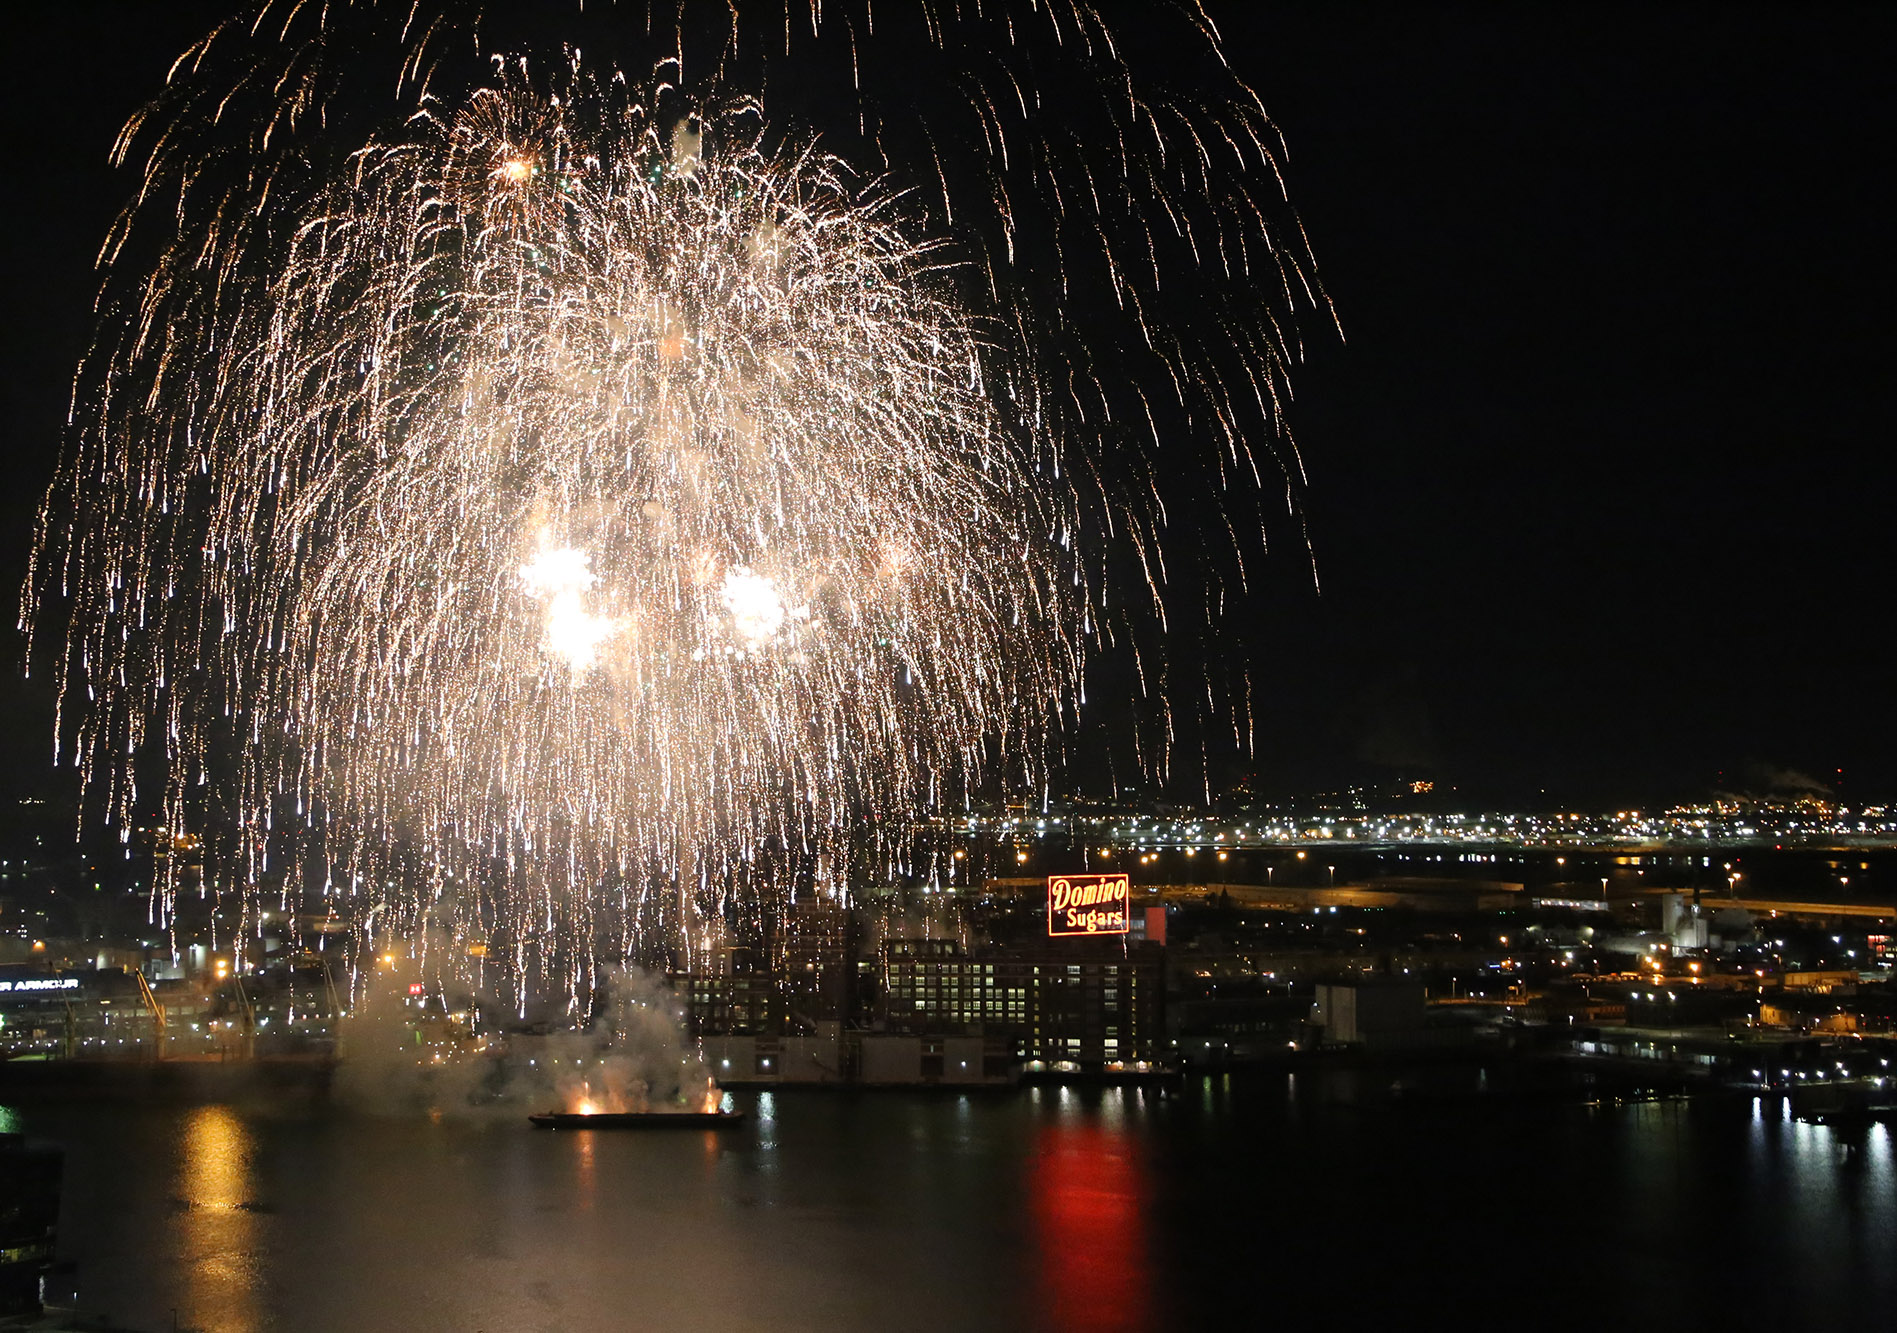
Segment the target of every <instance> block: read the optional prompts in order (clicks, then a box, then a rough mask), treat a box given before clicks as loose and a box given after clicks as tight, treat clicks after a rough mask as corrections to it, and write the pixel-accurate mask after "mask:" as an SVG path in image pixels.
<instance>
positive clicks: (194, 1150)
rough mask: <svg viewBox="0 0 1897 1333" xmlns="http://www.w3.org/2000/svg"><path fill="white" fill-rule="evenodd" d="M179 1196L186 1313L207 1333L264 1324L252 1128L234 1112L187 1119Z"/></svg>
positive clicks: (211, 1109)
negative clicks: (261, 1317) (261, 1315)
mask: <svg viewBox="0 0 1897 1333" xmlns="http://www.w3.org/2000/svg"><path fill="white" fill-rule="evenodd" d="M179 1149H180V1151H179V1157H178V1173H177V1176H176V1186H175V1188H176V1192H175V1194H174V1197H173V1203H174V1207H175V1213H176V1220H175V1222H174V1225H175V1226H176V1227H177V1229H178V1231H179V1237H178V1239H179V1245H178V1250H179V1257H180V1260H181V1264H180V1274H179V1275H180V1277H181V1279H182V1281H183V1287H184V1290H183V1292H182V1296H183V1303H184V1305H185V1308H186V1309H188V1310H189V1311H190V1312H191V1320H192V1323H193V1324H194V1325H195V1326H197V1327H200V1328H202V1329H204V1330H205V1333H223V1331H224V1330H232V1333H235V1331H236V1330H246V1329H252V1328H255V1327H256V1326H257V1325H258V1323H259V1322H260V1314H261V1306H262V1301H261V1297H262V1292H261V1290H260V1287H261V1285H262V1283H261V1268H262V1265H261V1257H262V1256H260V1254H259V1253H258V1250H259V1241H260V1235H259V1232H260V1227H261V1223H262V1218H261V1216H260V1214H261V1213H262V1212H263V1205H262V1204H261V1203H260V1202H259V1201H258V1200H256V1199H254V1198H253V1197H252V1196H251V1156H252V1154H253V1152H254V1151H255V1145H254V1143H253V1142H252V1138H251V1132H250V1127H249V1126H248V1125H246V1124H245V1123H244V1121H243V1119H242V1118H241V1117H239V1116H238V1115H237V1113H236V1112H234V1111H232V1110H231V1109H230V1108H229V1107H228V1106H200V1107H198V1108H196V1109H195V1110H193V1111H191V1112H189V1113H188V1114H187V1115H186V1116H185V1119H184V1124H183V1126H182V1134H181V1137H180V1142H179Z"/></svg>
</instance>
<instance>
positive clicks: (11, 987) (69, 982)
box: [0, 977, 79, 992]
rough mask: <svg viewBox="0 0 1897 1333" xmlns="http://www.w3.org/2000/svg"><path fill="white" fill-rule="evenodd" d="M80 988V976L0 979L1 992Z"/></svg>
mask: <svg viewBox="0 0 1897 1333" xmlns="http://www.w3.org/2000/svg"><path fill="white" fill-rule="evenodd" d="M78 989H79V978H78V977H27V978H26V979H25V980H22V981H0V992H4V991H36V990H78Z"/></svg>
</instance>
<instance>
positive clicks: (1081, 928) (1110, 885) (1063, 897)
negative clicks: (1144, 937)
mask: <svg viewBox="0 0 1897 1333" xmlns="http://www.w3.org/2000/svg"><path fill="white" fill-rule="evenodd" d="M1131 892H1132V888H1131V885H1130V884H1129V882H1128V880H1127V877H1126V876H1125V875H1049V876H1048V877H1047V933H1048V934H1049V935H1124V934H1126V932H1127V929H1128V915H1129V913H1128V908H1127V903H1128V898H1129V896H1130V895H1131Z"/></svg>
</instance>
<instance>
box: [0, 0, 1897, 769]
mask: <svg viewBox="0 0 1897 1333" xmlns="http://www.w3.org/2000/svg"><path fill="white" fill-rule="evenodd" d="M1209 7H1210V8H1211V10H1212V12H1213V13H1214V14H1215V15H1216V16H1217V18H1218V21H1219V22H1220V24H1221V27H1222V29H1223V31H1224V34H1225V37H1226V41H1227V46H1228V50H1229V54H1230V56H1231V59H1232V60H1233V62H1234V64H1235V66H1236V67H1237V68H1238V69H1239V70H1240V72H1241V73H1243V74H1244V76H1245V77H1246V78H1247V79H1248V80H1249V81H1250V82H1251V83H1252V84H1253V86H1254V87H1256V88H1257V89H1258V90H1259V92H1260V93H1261V95H1262V96H1263V98H1264V101H1265V103H1266V106H1267V107H1268V108H1269V110H1270V111H1271V112H1272V114H1273V115H1274V117H1275V118H1276V120H1277V122H1278V124H1279V125H1280V127H1281V128H1282V129H1283V131H1284V134H1285V137H1286V139H1287V141H1288V144H1289V148H1290V158H1289V168H1288V182H1289V186H1290V190H1291V196H1292V202H1293V204H1294V205H1295V206H1296V208H1297V210H1298V213H1299V215H1300V216H1301V217H1302V219H1303V221H1304V223H1305V226H1306V228H1307V229H1308V232H1309V234H1310V237H1311V242H1312V247H1313V249H1314V251H1315V253H1316V257H1317V261H1318V265H1319V271H1320V273H1321V275H1322V278H1323V281H1324V283H1325V285H1326V288H1327V289H1328V292H1329V294H1330V296H1331V298H1332V299H1333V300H1334V302H1335V303H1336V307H1337V310H1338V313H1339V317H1340V319H1341V322H1342V326H1343V335H1344V336H1343V337H1342V338H1341V339H1340V338H1339V337H1338V336H1337V334H1336V333H1335V332H1333V331H1331V330H1328V329H1326V328H1325V327H1324V326H1323V325H1322V324H1321V323H1320V322H1318V321H1315V320H1310V319H1307V320H1305V321H1304V333H1305V336H1306V345H1307V349H1308V357H1309V362H1308V364H1307V366H1306V367H1305V368H1304V370H1303V373H1302V374H1301V375H1300V376H1299V377H1298V380H1297V391H1298V396H1297V401H1296V404H1295V406H1294V408H1293V411H1292V419H1291V424H1292V427H1293V429H1294V432H1295V435H1296V437H1297V441H1298V444H1299V446H1300V448H1301V450H1302V452H1303V456H1304V459H1305V461H1306V464H1307V466H1308V468H1309V472H1310V487H1309V490H1308V493H1307V496H1306V504H1307V509H1308V515H1307V517H1308V522H1309V531H1310V536H1311V541H1312V544H1313V546H1314V548H1315V557H1316V560H1315V563H1316V576H1317V580H1318V581H1319V582H1320V583H1321V591H1319V589H1318V588H1315V587H1314V586H1313V579H1312V568H1311V561H1310V559H1309V557H1308V556H1307V554H1306V553H1305V552H1304V551H1303V550H1301V549H1298V547H1297V545H1296V543H1295V542H1287V541H1284V540H1280V541H1279V542H1278V543H1277V544H1276V546H1275V547H1274V556H1273V559H1272V560H1271V561H1270V562H1269V564H1268V565H1267V566H1266V569H1265V572H1264V574H1263V576H1262V578H1261V579H1260V580H1259V584H1258V587H1257V590H1256V593H1255V596H1254V598H1253V600H1252V603H1251V605H1249V606H1240V607H1235V608H1234V609H1233V613H1232V616H1231V619H1230V621H1229V622H1228V624H1227V625H1226V626H1225V627H1224V628H1225V629H1226V631H1227V632H1228V634H1229V638H1228V639H1227V640H1225V641H1226V642H1228V643H1229V644H1230V650H1231V652H1232V653H1234V654H1240V655H1249V656H1250V657H1251V659H1252V661H1253V668H1252V674H1253V679H1254V699H1255V703H1256V706H1257V709H1258V712H1259V715H1260V719H1261V721H1260V725H1259V731H1258V742H1259V754H1258V758H1257V761H1256V765H1255V767H1256V770H1257V777H1258V779H1259V781H1260V783H1261V785H1262V786H1263V787H1265V788H1266V789H1269V790H1276V791H1282V792H1286V793H1289V792H1295V791H1299V790H1308V789H1311V788H1317V787H1325V786H1330V785H1334V784H1338V783H1342V782H1348V781H1385V780H1388V779H1390V778H1393V777H1396V776H1399V775H1400V776H1422V777H1434V778H1436V779H1437V780H1439V781H1440V782H1442V783H1444V784H1445V785H1448V784H1455V785H1457V786H1458V787H1459V788H1461V789H1462V791H1463V792H1465V793H1467V794H1468V796H1469V799H1470V800H1471V801H1478V800H1483V801H1490V802H1504V801H1505V802H1520V803H1525V804H1541V803H1543V796H1542V793H1544V792H1545V793H1546V798H1545V800H1546V803H1557V802H1560V803H1566V802H1585V803H1594V804H1602V805H1609V806H1612V805H1616V804H1631V803H1647V802H1651V801H1654V800H1661V799H1677V798H1686V797H1692V796H1697V795H1703V794H1705V793H1706V792H1708V791H1711V790H1713V789H1715V788H1716V787H1723V788H1726V789H1744V788H1751V789H1758V788H1763V787H1765V786H1769V785H1772V784H1774V783H1777V784H1780V785H1783V784H1787V783H1789V784H1794V785H1796V784H1798V783H1801V782H1803V781H1805V780H1812V781H1821V782H1824V783H1827V784H1831V785H1833V786H1837V785H1838V782H1839V776H1838V775H1839V770H1842V788H1841V790H1842V793H1843V795H1844V796H1845V797H1846V799H1848V800H1867V799H1873V798H1882V797H1891V796H1897V747H1894V745H1893V742H1897V717H1894V716H1893V713H1894V710H1893V702H1892V701H1893V695H1892V670H1891V668H1892V662H1893V657H1892V652H1891V649H1890V647H1889V646H1888V643H1889V641H1891V640H1892V639H1893V638H1897V636H1894V635H1892V634H1891V632H1890V630H1889V629H1888V627H1887V626H1886V624H1885V622H1886V620H1887V619H1888V609H1889V588H1890V584H1891V574H1892V565H1893V561H1892V559H1891V550H1892V544H1891V538H1890V535H1889V531H1888V528H1887V526H1886V522H1885V511H1886V507H1887V505H1888V503H1889V499H1890V496H1891V494H1892V490H1893V487H1892V483H1893V481H1894V480H1897V475H1894V472H1897V464H1894V463H1893V461H1892V450H1891V441H1892V438H1893V430H1892V427H1893V416H1894V415H1897V414H1893V410H1892V408H1893V402H1892V399H1893V391H1892V388H1891V379H1890V374H1889V371H1888V369H1887V367H1886V364H1885V363H1886V362H1887V361H1888V360H1889V357H1890V353H1891V350H1892V339H1891V337H1890V335H1889V333H1888V332H1887V329H1888V318H1889V311H1890V309H1891V295H1892V292H1891V282H1890V268H1891V266H1890V263H1889V261H1888V258H1887V251H1888V237H1889V235H1890V232H1891V224H1890V220H1889V216H1888V213H1887V210H1886V207H1885V205H1884V196H1885V194H1887V193H1888V187H1887V185H1886V181H1887V178H1888V176H1889V170H1890V169H1889V163H1888V161H1887V158H1888V154H1889V146H1890V144H1891V143H1892V142H1893V141H1897V134H1894V131H1897V114H1893V111H1892V107H1891V99H1890V97H1889V95H1888V90H1887V88H1885V85H1886V83H1887V70H1886V69H1885V65H1886V63H1887V57H1888V54H1889V52H1890V51H1891V50H1893V49H1897V40H1894V39H1897V11H1893V9H1892V8H1891V7H1889V6H1870V5H1865V6H1830V7H1822V6H1790V5H1785V6H1772V7H1758V8H1752V7H1746V6H1740V5H1732V4H1719V5H1694V6H1673V5H1642V6H1624V7H1622V6H1614V7H1606V6H1592V7H1582V6H1553V5H1535V6H1520V7H1512V8H1510V7H1497V6H1471V7H1455V6H1429V5H1423V4H1415V3H1404V4H1394V5H1362V4H1358V5H1340V4H1336V3H1302V4H1276V3H1273V4H1265V3H1249V2H1248V0H1225V3H1219V4H1215V5H1210V6H1209ZM220 9H221V6H216V5H208V6H207V5H202V4H179V5H153V4H150V3H148V0H122V2H120V3H98V2H96V0H88V2H85V3H81V2H79V0H72V2H71V3H66V4H61V5H56V6H33V7H30V9H29V10H28V11H27V12H26V13H24V14H22V15H15V16H11V17H9V18H8V19H7V20H6V23H7V25H8V28H9V34H8V35H9V36H10V38H11V39H12V40H11V42H10V45H11V47H12V52H13V54H12V59H11V61H10V70H9V79H8V81H7V87H6V89H5V92H4V96H5V98H6V99H7V106H6V113H7V122H6V123H7V124H8V126H9V127H10V129H11V131H12V133H11V136H10V154H9V156H10V159H11V164H12V169H11V170H10V171H9V173H8V174H7V176H6V178H5V187H4V188H5V190H6V194H7V199H6V209H5V226H6V228H7V253H8V261H9V262H8V268H9V272H10V274H11V281H10V283H9V298H10V299H9V302H8V315H9V318H8V319H7V320H6V327H5V335H4V336H5V339H6V356H5V367H6V369H5V377H4V393H5V402H4V407H3V409H0V421H3V422H4V423H5V429H6V430H7V432H8V438H9V440H10V444H11V460H12V475H11V478H10V484H9V486H8V487H7V488H6V492H5V496H4V503H5V505H6V506H7V508H6V514H5V517H6V520H7V521H6V522H5V524H4V532H3V533H0V582H4V583H5V584H6V586H7V587H8V588H9V589H13V588H17V586H18V582H19V576H20V571H21V570H22V568H23V566H24V562H25V558H26V551H27V547H28V543H29V541H30V536H31V515H32V512H33V509H34V506H35V505H36V503H37V500H38V496H39V494H40V493H41V492H42V491H43V489H44V487H45V485H46V483H47V481H48V480H49V479H50V477H51V472H52V468H53V462H54V458H55V456H56V451H57V448H58V442H59V437H60V430H61V422H62V420H63V417H64V414H65V396H66V389H67V384H68V381H69V378H70V374H71V370H72V367H73V365H74V364H75V362H76V361H77V359H78V357H79V355H80V353H81V351H82V349H83V347H84V345H85V343H86V341H87V339H88V337H89V332H90V315H89V303H90V298H91V294H92V290H93V285H94V278H93V275H92V273H91V271H90V262H91V259H92V256H93V253H94V251H95V250H96V247H97V243H98V240H99V238H100V237H101V236H102V234H103V232H104V230H105V228H106V226H107V224H108V222H109V220H110V218H111V216H112V215H113V213H114V211H115V210H116V207H117V206H118V204H119V203H120V202H121V201H122V199H123V198H124V197H125V195H126V194H127V192H128V191H129V190H130V189H131V186H132V181H131V179H130V177H129V176H128V175H125V174H117V173H114V172H112V171H110V170H109V169H108V168H107V166H106V162H105V158H106V152H107V149H108V148H109V146H110V143H111V140H112V137H113V135H114V133H115V132H116V130H117V127H118V126H119V124H120V123H121V122H122V121H123V119H124V118H125V116H126V115H127V114H128V113H129V112H131V111H132V110H133V109H134V108H135V107H136V106H137V105H138V104H139V103H140V102H141V101H142V100H143V99H144V98H145V97H147V96H149V95H150V94H151V93H152V92H153V91H154V90H155V89H156V88H157V86H158V84H159V81H160V80H161V79H162V77H163V74H164V70H165V67H166V66H167V65H168V64H169V62H170V59H171V58H172V57H173V56H174V55H175V54H176V52H178V51H179V50H181V49H182V48H183V47H184V46H185V45H186V44H187V43H188V42H189V41H190V40H192V39H193V38H194V37H195V36H196V35H197V34H198V32H199V31H200V30H201V29H202V27H203V26H204V24H205V22H206V20H207V18H208V17H209V16H211V15H214V14H216V13H217V12H219V10H220ZM1880 89H1884V90H1883V91H1879V90H1880ZM11 619H12V617H11V616H9V617H8V618H7V620H8V623H9V624H10V623H11ZM5 653H6V657H7V668H6V673H5V676H6V681H7V684H6V685H5V694H4V695H0V706H4V707H5V709H6V712H7V716H8V719H9V721H8V726H7V729H6V733H7V734H6V736H5V744H4V749H3V750H0V759H4V760H5V763H6V768H7V776H6V783H7V786H8V789H10V790H11V789H22V790H24V789H28V788H31V787H32V786H33V785H34V784H36V783H42V782H43V781H44V774H45V768H44V765H45V763H46V758H47V746H46V737H47V731H48V728H47V727H46V725H45V723H44V722H43V720H42V719H43V717H44V715H45V701H44V698H43V697H42V692H41V691H39V690H37V689H36V688H34V687H32V686H26V685H22V684H20V683H19V681H18V660H19V650H18V643H17V636H9V641H8V643H7V645H6V648H5ZM1109 720H1110V719H1109ZM1250 766H1251V765H1250V764H1249V762H1248V761H1243V760H1238V759H1233V760H1231V761H1223V762H1220V764H1219V765H1218V768H1219V772H1220V774H1221V776H1223V777H1226V778H1230V777H1234V776H1237V775H1239V774H1242V773H1244V772H1245V771H1246V770H1247V768H1248V767H1250Z"/></svg>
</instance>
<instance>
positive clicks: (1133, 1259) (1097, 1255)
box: [1028, 1088, 1155, 1330]
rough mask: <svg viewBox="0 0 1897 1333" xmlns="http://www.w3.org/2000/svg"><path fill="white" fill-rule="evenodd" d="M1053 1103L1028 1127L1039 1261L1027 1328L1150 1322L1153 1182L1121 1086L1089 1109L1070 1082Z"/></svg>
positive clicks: (1030, 1184)
mask: <svg viewBox="0 0 1897 1333" xmlns="http://www.w3.org/2000/svg"><path fill="white" fill-rule="evenodd" d="M1059 1102H1060V1111H1059V1113H1058V1114H1057V1115H1056V1116H1055V1117H1053V1118H1051V1119H1047V1120H1043V1121H1042V1122H1041V1123H1040V1125H1039V1126H1038V1128H1037V1131H1036V1136H1035V1157H1034V1161H1033V1166H1032V1168H1031V1170H1030V1173H1029V1182H1028V1195H1029V1206H1030V1209H1031V1212H1032V1216H1033V1227H1034V1237H1035V1243H1036V1249H1037V1260H1038V1263H1037V1278H1038V1281H1037V1287H1038V1293H1037V1295H1038V1301H1037V1303H1038V1305H1039V1307H1040V1318H1038V1319H1037V1320H1036V1321H1035V1327H1038V1328H1045V1329H1074V1330H1080V1329H1086V1330H1095V1329H1116V1328H1128V1329H1133V1328H1147V1327H1150V1326H1152V1325H1153V1323H1154V1322H1155V1318H1154V1316H1155V1308H1154V1307H1155V1299H1154V1292H1153V1265H1152V1255H1151V1249H1152V1237H1151V1235H1150V1234H1149V1228H1150V1219H1149V1214H1150V1209H1151V1204H1152V1195H1153V1189H1152V1181H1151V1178H1150V1176H1149V1173H1148V1164H1147V1161H1146V1158H1145V1155H1144V1140H1143V1138H1142V1137H1141V1136H1140V1135H1139V1134H1138V1133H1137V1132H1135V1129H1134V1128H1132V1127H1129V1126H1128V1124H1127V1121H1128V1119H1129V1117H1128V1115H1127V1104H1126V1099H1125V1094H1124V1092H1123V1091H1122V1090H1120V1089H1117V1088H1116V1089H1111V1090H1109V1091H1108V1092H1107V1093H1106V1094H1105V1095H1104V1096H1103V1098H1102V1101H1101V1104H1100V1105H1099V1106H1097V1107H1094V1108H1090V1109H1088V1110H1083V1109H1082V1108H1081V1107H1080V1105H1079V1104H1078V1097H1077V1095H1076V1094H1074V1093H1073V1092H1072V1091H1071V1090H1070V1089H1066V1088H1063V1089H1061V1096H1060V1097H1059ZM1142 1118H1143V1117H1141V1116H1140V1115H1137V1114H1135V1115H1134V1116H1132V1117H1131V1119H1132V1120H1134V1121H1135V1122H1137V1121H1138V1120H1140V1119H1142Z"/></svg>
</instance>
